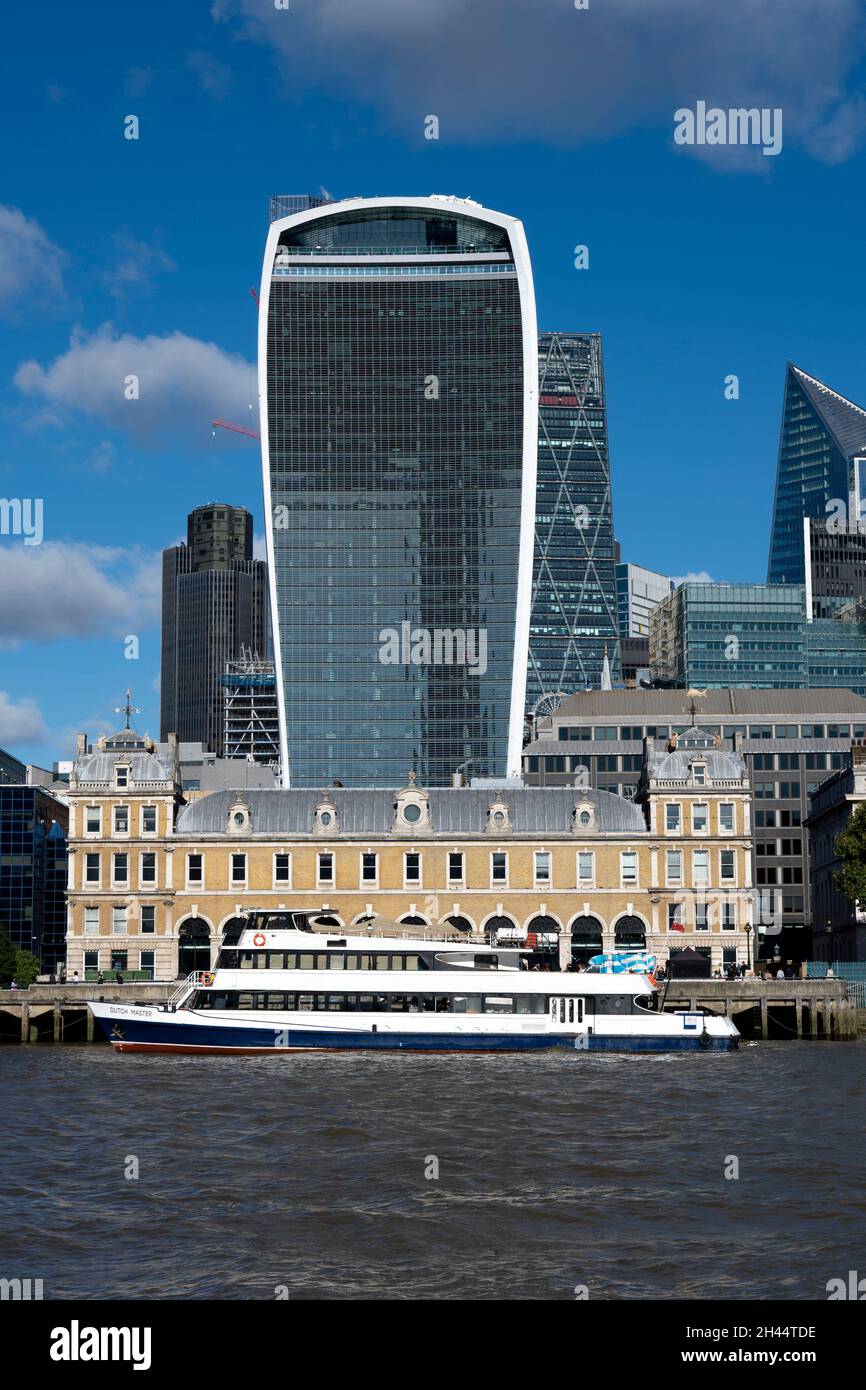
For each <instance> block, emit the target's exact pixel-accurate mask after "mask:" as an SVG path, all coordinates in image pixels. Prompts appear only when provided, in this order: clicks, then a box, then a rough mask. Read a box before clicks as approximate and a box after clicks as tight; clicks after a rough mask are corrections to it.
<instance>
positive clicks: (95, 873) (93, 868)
mask: <svg viewBox="0 0 866 1390" xmlns="http://www.w3.org/2000/svg"><path fill="white" fill-rule="evenodd" d="M84 882H85V883H98V882H99V855H98V854H85V856H84Z"/></svg>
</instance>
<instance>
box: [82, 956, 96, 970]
mask: <svg viewBox="0 0 866 1390" xmlns="http://www.w3.org/2000/svg"><path fill="white" fill-rule="evenodd" d="M84 969H85V970H86V971H87V970H97V971H98V970H99V951H85V952H84Z"/></svg>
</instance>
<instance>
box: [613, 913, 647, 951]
mask: <svg viewBox="0 0 866 1390" xmlns="http://www.w3.org/2000/svg"><path fill="white" fill-rule="evenodd" d="M613 940H614V945H615V946H616V949H617V950H618V951H642V950H644V949H645V947H646V927H645V926H644V924H643V922H642V921H641V919H640V918H639V917H629V916H624V917H619V918H618V919H617V921H616V922H615V923H614V928H613Z"/></svg>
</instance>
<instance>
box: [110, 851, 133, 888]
mask: <svg viewBox="0 0 866 1390" xmlns="http://www.w3.org/2000/svg"><path fill="white" fill-rule="evenodd" d="M111 859H112V870H111V875H112V878H111V881H112V883H128V882H129V855H128V854H113V855H112V856H111Z"/></svg>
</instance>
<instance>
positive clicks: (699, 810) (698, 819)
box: [692, 801, 709, 835]
mask: <svg viewBox="0 0 866 1390" xmlns="http://www.w3.org/2000/svg"><path fill="white" fill-rule="evenodd" d="M708 820H709V811H708V807H707V803H706V802H705V801H696V802H695V803H694V805H693V806H692V834H693V835H705V834H706V832H707V824H708Z"/></svg>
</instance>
